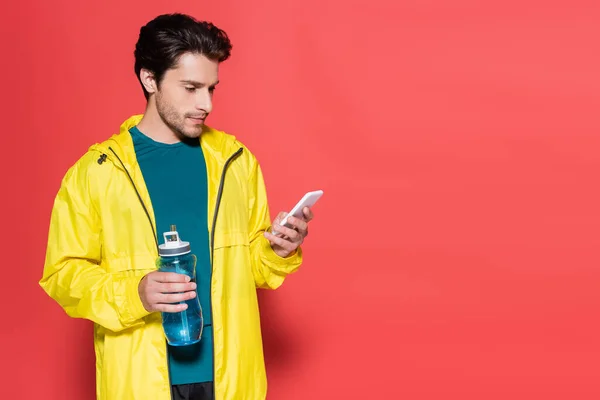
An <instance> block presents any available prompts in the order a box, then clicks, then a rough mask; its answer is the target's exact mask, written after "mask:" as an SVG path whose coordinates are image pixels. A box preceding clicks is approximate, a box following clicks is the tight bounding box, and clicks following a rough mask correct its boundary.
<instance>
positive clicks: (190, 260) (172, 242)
mask: <svg viewBox="0 0 600 400" xmlns="http://www.w3.org/2000/svg"><path fill="white" fill-rule="evenodd" d="M163 236H164V239H165V242H164V244H161V245H159V246H158V254H159V256H160V257H159V258H158V260H157V261H156V264H157V267H158V270H159V271H161V272H176V273H178V274H185V275H187V276H189V277H190V279H191V282H195V281H196V256H195V255H194V254H192V253H191V247H190V244H189V243H188V242H183V241H181V240H180V238H179V233H177V228H176V227H175V225H171V231H170V232H165V233H163ZM182 303H184V302H181V303H180V304H182ZM185 303H186V304H187V306H188V307H187V309H185V310H183V311H180V312H176V313H168V312H162V313H161V314H162V324H163V329H164V331H165V336H166V337H167V342H168V343H169V344H170V345H171V346H187V345H190V344H194V343H198V342H199V341H200V338H201V337H202V328H203V326H204V321H203V318H202V308H201V307H200V300H199V299H198V296H196V297H194V298H193V299H190V300H186V301H185Z"/></svg>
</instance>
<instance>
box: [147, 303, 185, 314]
mask: <svg viewBox="0 0 600 400" xmlns="http://www.w3.org/2000/svg"><path fill="white" fill-rule="evenodd" d="M187 308H188V305H187V304H185V303H183V304H156V305H155V306H154V311H161V312H167V313H176V312H181V311H183V310H187Z"/></svg>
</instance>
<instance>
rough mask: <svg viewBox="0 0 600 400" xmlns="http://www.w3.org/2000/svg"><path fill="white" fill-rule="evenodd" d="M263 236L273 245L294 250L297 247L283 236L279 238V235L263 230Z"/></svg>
mask: <svg viewBox="0 0 600 400" xmlns="http://www.w3.org/2000/svg"><path fill="white" fill-rule="evenodd" d="M265 237H266V238H267V239H269V240H270V241H271V243H273V245H276V246H279V247H281V248H282V249H285V250H288V251H294V250H296V248H297V247H298V246H297V245H296V244H295V243H292V242H290V241H289V240H286V239H284V238H280V237H279V236H275V235H272V234H270V233H269V232H265Z"/></svg>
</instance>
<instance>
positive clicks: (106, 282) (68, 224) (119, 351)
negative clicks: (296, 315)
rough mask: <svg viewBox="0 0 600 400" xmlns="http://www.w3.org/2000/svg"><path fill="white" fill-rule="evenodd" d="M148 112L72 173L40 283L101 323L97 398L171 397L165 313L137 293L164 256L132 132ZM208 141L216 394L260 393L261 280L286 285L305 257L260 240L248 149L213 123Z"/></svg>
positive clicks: (265, 213)
mask: <svg viewBox="0 0 600 400" xmlns="http://www.w3.org/2000/svg"><path fill="white" fill-rule="evenodd" d="M141 117H142V116H141V115H137V116H133V117H131V118H129V119H128V120H127V121H125V122H124V123H123V125H122V126H121V131H120V133H119V134H118V135H113V136H112V137H111V138H110V139H108V140H107V141H105V142H104V143H101V144H96V145H94V146H92V147H90V149H89V150H88V152H87V153H86V154H85V155H84V156H83V157H81V159H79V160H78V161H77V162H76V163H75V165H73V166H72V167H71V168H70V169H69V170H68V172H67V173H66V175H65V177H64V179H63V181H62V184H61V187H60V190H59V192H58V194H57V196H56V199H55V203H54V208H53V210H52V217H51V222H50V232H49V238H48V249H47V254H46V262H45V266H44V272H43V277H42V279H41V280H40V285H41V286H42V288H43V289H44V290H45V291H46V293H48V295H49V296H50V297H52V298H53V299H54V300H56V301H57V302H58V303H59V304H60V305H61V307H63V308H64V310H65V311H66V313H67V314H68V315H69V316H71V317H74V318H86V319H89V320H91V321H93V322H94V347H95V352H96V393H97V398H98V399H101V400H108V399H115V400H116V399H118V400H135V399H140V400H150V399H157V400H163V399H170V398H171V395H170V383H169V372H168V366H167V347H166V346H167V345H166V340H165V336H164V332H163V329H162V325H161V316H160V313H158V312H154V313H149V312H147V311H146V310H145V308H144V307H143V305H142V302H141V300H140V297H139V294H138V283H139V281H140V280H141V278H142V277H143V276H144V275H146V274H147V273H149V272H151V271H153V270H155V269H156V267H155V262H156V259H157V257H158V249H157V242H156V237H155V234H154V232H153V231H155V230H156V228H155V226H156V224H155V221H154V212H153V210H152V203H151V202H150V197H149V194H148V191H147V189H146V186H145V183H144V179H143V177H142V172H141V170H140V168H139V166H138V163H137V161H136V157H135V152H134V148H133V142H132V139H131V136H130V135H129V132H128V129H129V128H131V127H132V126H134V125H136V124H137V123H138V122H139V121H140V120H141ZM200 141H201V146H202V151H203V153H204V156H205V159H206V166H207V171H208V173H207V175H208V195H209V199H208V220H209V227H208V229H209V232H210V233H211V246H212V249H211V252H212V264H213V266H212V269H213V274H212V281H211V301H212V315H213V317H212V320H213V334H214V357H215V362H214V376H215V396H216V397H215V398H216V400H225V399H236V400H237V399H240V400H255V399H264V398H265V397H266V390H267V383H266V373H265V367H264V360H263V348H262V339H261V331H260V319H259V310H258V302H257V296H256V288H270V289H275V288H277V287H278V286H280V285H281V284H282V283H283V280H284V278H285V276H286V275H287V274H289V273H292V272H294V271H295V270H296V269H297V268H298V267H299V266H300V264H301V261H302V251H301V249H298V251H297V252H296V253H295V254H294V255H292V256H290V257H288V258H285V259H283V258H281V257H279V256H278V255H277V254H275V253H274V252H273V250H272V249H271V247H270V245H269V242H268V241H267V240H266V239H265V238H264V236H263V232H264V231H265V230H267V229H269V228H270V216H269V210H268V205H267V196H266V190H265V186H264V182H263V177H262V173H261V170H260V166H259V164H258V162H257V160H256V159H255V158H254V156H253V155H252V154H251V153H250V152H249V151H248V149H246V148H245V147H244V145H242V144H241V143H239V142H238V141H237V140H236V139H235V138H234V137H233V136H231V135H228V134H225V133H223V132H220V131H217V130H214V129H211V128H208V127H207V128H206V129H205V132H204V133H203V134H202V136H201V140H200ZM136 188H137V192H136ZM215 221H216V222H215Z"/></svg>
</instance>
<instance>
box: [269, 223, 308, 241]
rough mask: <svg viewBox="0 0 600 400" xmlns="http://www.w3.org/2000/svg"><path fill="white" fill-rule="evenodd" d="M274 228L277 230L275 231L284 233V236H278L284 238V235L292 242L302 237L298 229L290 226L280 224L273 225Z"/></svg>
mask: <svg viewBox="0 0 600 400" xmlns="http://www.w3.org/2000/svg"><path fill="white" fill-rule="evenodd" d="M275 230H277V232H279V233H281V234H282V235H284V237H281V236H278V237H280V238H281V239H284V240H285V239H286V237H287V238H288V239H289V240H291V241H292V242H297V241H298V240H301V239H302V236H301V234H300V233H298V231H296V230H294V229H291V228H287V227H285V226H281V225H275Z"/></svg>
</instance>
